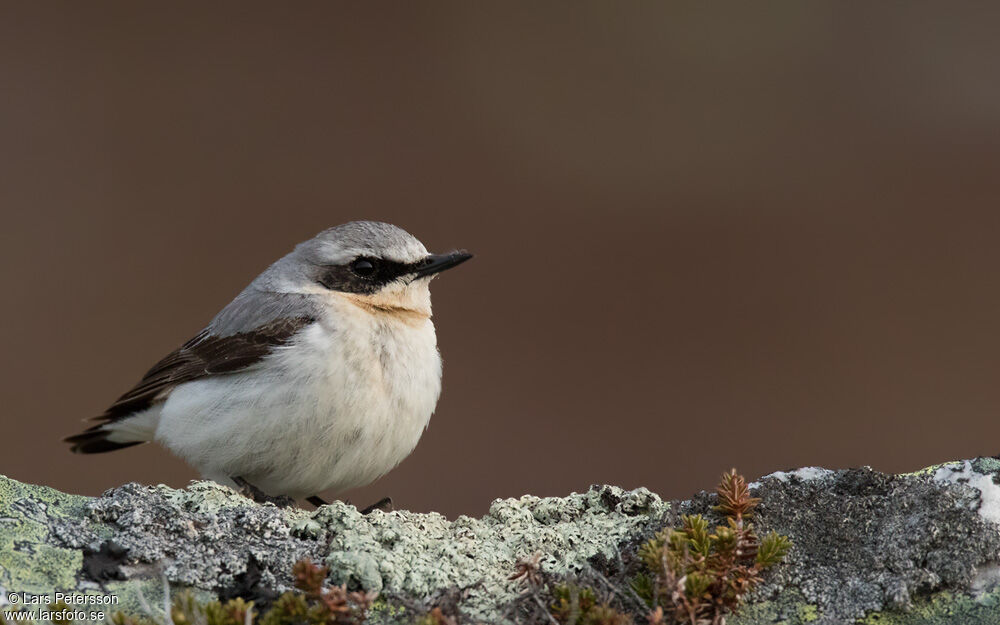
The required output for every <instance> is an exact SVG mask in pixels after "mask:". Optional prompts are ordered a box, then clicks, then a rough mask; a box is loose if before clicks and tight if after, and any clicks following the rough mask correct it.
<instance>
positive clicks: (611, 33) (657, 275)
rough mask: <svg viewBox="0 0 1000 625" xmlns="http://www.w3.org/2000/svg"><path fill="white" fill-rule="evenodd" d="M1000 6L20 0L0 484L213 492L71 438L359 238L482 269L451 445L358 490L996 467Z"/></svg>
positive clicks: (3, 54)
mask: <svg viewBox="0 0 1000 625" xmlns="http://www.w3.org/2000/svg"><path fill="white" fill-rule="evenodd" d="M987 11H989V12H991V13H992V14H989V15H988V14H987ZM998 18H1000V5H996V4H993V5H988V4H987V3H975V4H972V3H970V4H962V3H928V4H919V3H907V4H903V3H885V4H882V3H879V4H872V5H870V6H869V5H865V4H862V3H850V4H848V3H830V4H824V3H793V2H788V3H772V4H769V5H767V6H766V7H762V6H760V5H753V6H749V5H743V6H739V7H734V8H730V9H728V10H722V9H721V8H720V7H719V6H718V5H716V6H715V8H714V9H713V8H707V7H702V6H699V5H697V4H694V3H691V4H675V3H634V4H632V3H625V4H621V3H615V4H611V3H593V4H580V3H542V4H537V3H534V2H525V3H520V4H515V3H507V2H505V3H493V4H485V3H466V2H452V3H445V2H424V3H391V4H378V3H376V4H371V3H352V4H347V3H343V4H340V3H337V4H333V3H317V4H307V3H297V4H295V5H294V6H292V5H279V4H278V3H272V4H270V5H251V4H247V3H244V2H231V3H221V2H220V3H211V5H210V6H209V5H207V4H206V3H200V2H190V3H183V4H182V3H159V4H155V5H154V3H134V2H121V3H108V2H103V3H72V2H65V3H13V2H11V3H5V4H4V5H3V6H2V16H0V84H2V85H3V88H2V92H0V137H2V139H0V181H2V182H0V207H2V208H0V210H2V211H3V213H2V216H3V229H2V234H0V237H2V241H0V243H2V245H0V254H2V263H0V283H2V285H3V290H2V292H3V300H2V310H0V340H2V344H3V347H4V357H3V361H2V371H0V374H2V375H0V393H2V403H3V407H2V416H0V425H2V427H3V439H2V440H3V443H2V452H0V453H2V459H0V472H2V473H6V474H8V475H10V476H12V477H15V478H18V479H21V480H26V481H31V482H39V483H45V484H49V485H52V486H55V487H58V488H60V489H64V490H68V491H73V492H80V493H98V492H100V491H102V490H103V489H106V488H109V487H111V486H114V485H117V484H120V483H122V482H125V481H129V480H138V481H141V482H150V483H155V482H165V483H168V484H172V485H176V486H180V485H183V484H184V483H185V482H186V481H187V480H189V479H191V478H193V477H195V476H194V474H193V472H192V471H191V470H190V469H188V468H187V467H186V466H185V465H184V464H183V463H181V462H180V461H178V460H176V459H174V458H172V457H171V456H170V455H169V454H168V453H166V452H165V451H163V450H162V449H160V448H158V447H156V446H142V447H138V448H132V449H127V450H124V451H120V452H117V453H114V454H109V455H104V456H74V455H71V454H69V453H68V451H67V450H66V447H65V445H63V444H62V443H60V441H59V439H60V438H61V437H62V436H64V435H67V434H71V433H74V432H75V431H77V430H78V429H79V428H80V426H81V424H80V422H79V420H80V419H81V418H83V417H87V416H90V415H94V414H97V413H99V412H101V411H102V410H103V409H104V408H105V407H106V405H107V404H108V403H109V402H111V401H112V400H113V399H114V398H115V397H116V396H117V395H118V394H119V393H121V392H123V391H125V390H127V389H128V388H129V387H130V386H131V385H132V384H133V383H134V382H135V381H136V380H137V378H138V377H139V376H140V375H141V374H142V373H143V372H144V371H145V369H146V368H147V367H148V366H149V365H151V364H152V363H153V362H154V361H156V360H157V359H158V358H159V357H161V356H162V355H164V354H166V353H167V352H168V351H169V350H171V349H173V348H174V347H176V346H177V345H178V344H180V343H181V342H183V341H184V340H186V339H187V338H189V337H190V336H191V335H193V334H195V333H196V332H197V331H198V330H199V329H200V328H201V327H202V326H203V325H204V324H205V323H206V322H207V321H208V320H209V319H210V318H211V317H212V315H213V314H214V313H215V312H216V311H217V310H218V309H219V308H221V307H222V306H223V305H224V304H226V303H227V302H228V301H229V300H230V299H231V298H232V297H233V296H234V295H235V294H236V293H237V292H238V291H239V290H240V289H241V288H242V287H243V286H244V285H245V284H246V283H247V282H248V281H249V280H250V279H251V278H253V276H254V275H256V274H257V273H258V272H259V271H260V270H262V269H263V268H264V267H265V266H266V265H267V264H268V263H270V262H271V261H273V260H275V259H276V258H277V257H279V256H280V255H282V254H284V253H285V252H286V251H288V250H289V249H291V247H292V246H293V245H294V244H295V243H296V242H298V241H300V240H302V239H305V238H308V237H310V236H312V235H313V234H315V233H316V232H317V231H319V230H321V229H323V228H325V227H328V226H331V225H335V224H338V223H341V222H344V221H347V220H349V219H355V218H372V219H381V220H386V221H391V222H394V223H396V224H399V225H401V226H403V227H404V228H406V229H408V230H409V231H410V232H412V233H413V234H415V235H416V236H418V237H419V238H421V239H422V240H423V241H424V242H425V243H426V244H427V245H428V247H430V248H431V249H436V250H445V249H449V248H452V247H466V248H468V249H470V250H472V251H474V252H475V253H476V254H477V257H476V259H475V260H474V261H473V262H471V263H469V264H467V265H465V266H463V267H462V268H460V269H458V270H456V271H454V272H449V273H448V274H446V275H445V276H443V277H442V278H441V279H439V280H437V281H435V283H434V289H433V290H434V296H435V313H436V321H437V325H438V332H439V334H438V335H439V340H440V346H441V350H442V352H443V354H444V357H445V385H444V393H443V396H442V398H441V402H440V404H439V406H438V411H437V413H436V415H435V417H434V418H433V419H432V421H431V426H430V429H429V430H428V431H427V432H426V434H425V435H424V438H423V440H422V442H421V443H420V445H419V446H418V448H417V450H416V452H415V453H414V454H413V455H412V456H411V457H410V458H409V459H408V460H406V461H405V462H404V463H403V464H402V465H401V466H400V467H399V468H398V469H397V470H395V471H394V472H392V473H390V474H389V475H388V476H387V477H385V478H383V479H382V480H380V481H379V482H376V483H375V484H374V485H372V486H370V487H368V488H366V489H364V490H363V492H354V493H349V494H348V495H349V496H350V498H351V499H352V500H353V501H355V502H357V503H361V504H367V503H370V502H371V501H374V500H375V499H376V498H377V497H379V496H382V495H384V494H391V495H392V496H393V497H394V498H395V500H396V503H397V505H398V506H400V507H407V508H411V509H416V510H430V509H434V510H439V511H442V512H444V513H447V514H449V515H455V514H457V513H461V512H464V513H474V514H481V513H483V512H484V511H485V509H486V508H487V506H488V505H489V502H490V501H491V500H492V499H493V498H496V497H506V496H516V495H520V494H522V493H526V492H530V493H534V494H539V495H556V494H565V493H567V492H569V491H571V490H581V489H586V488H587V486H588V485H589V484H591V483H596V482H609V483H616V484H621V485H623V486H627V487H635V486H639V485H645V486H648V487H650V488H652V489H654V490H656V491H658V492H660V493H661V494H662V495H664V496H666V497H681V496H686V495H688V494H690V493H691V492H693V491H695V490H698V489H701V488H705V487H709V486H711V485H712V484H713V483H714V480H715V478H716V476H717V475H718V474H719V473H720V472H721V471H723V470H724V469H727V468H728V467H730V466H736V467H739V468H740V469H741V470H742V471H743V472H745V473H746V474H748V475H749V476H758V475H761V474H763V473H766V472H770V471H773V470H776V469H783V468H789V467H795V466H800V465H823V466H827V467H849V466H857V465H865V464H867V465H872V466H874V467H876V468H878V469H883V470H893V471H901V470H913V469H917V468H919V467H922V466H925V465H928V464H932V463H935V462H939V461H942V460H946V459H953V458H964V457H970V456H974V455H977V454H995V453H997V452H1000V420H998V419H997V417H996V415H997V413H998V411H1000V384H998V372H1000V367H998V365H1000V332H998V330H997V319H998V317H1000V290H998V288H997V286H998V277H1000V246H998V244H997V242H998V234H1000V211H998V200H1000V180H998V167H997V165H998V163H1000V81H998V80H997V75H996V69H997V65H998V56H1000V38H997V37H996V32H997V22H998Z"/></svg>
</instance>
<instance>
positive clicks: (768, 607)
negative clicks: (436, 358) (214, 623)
mask: <svg viewBox="0 0 1000 625" xmlns="http://www.w3.org/2000/svg"><path fill="white" fill-rule="evenodd" d="M998 474H1000V462H998V461H997V460H994V459H989V458H987V459H977V460H974V461H965V462H957V463H950V464H945V465H940V466H937V467H932V468H930V469H927V470H924V471H921V472H918V473H916V474H910V475H886V474H882V473H878V472H875V471H872V470H870V469H857V470H848V471H827V470H824V469H800V470H798V471H795V472H789V473H775V474H772V475H770V476H766V477H764V478H761V479H760V480H758V481H757V482H755V483H754V484H753V485H752V490H753V492H754V494H755V495H756V496H758V497H760V498H761V499H762V500H763V501H762V503H761V505H760V507H759V508H758V512H757V516H756V518H755V519H754V521H755V522H756V524H757V525H758V528H759V529H760V530H762V532H766V531H769V530H772V529H773V530H776V531H778V532H780V533H782V534H786V535H788V536H789V537H790V538H791V539H792V541H793V543H794V547H793V549H792V551H791V553H790V555H789V558H788V561H787V563H786V564H784V565H781V566H779V567H777V568H776V569H775V570H774V571H773V572H772V573H771V574H770V576H769V577H768V580H767V583H766V584H765V585H764V586H762V587H761V588H760V589H759V590H758V591H757V592H756V593H755V594H754V596H753V597H752V598H751V601H750V602H749V603H748V605H747V606H745V608H744V609H743V610H741V613H740V614H739V615H737V616H735V617H734V618H732V619H730V623H731V624H749V623H786V624H788V625H795V624H799V623H818V624H835V623H854V622H865V623H892V624H894V625H897V624H898V625H909V624H917V623H919V624H927V625H930V624H932V623H933V624H940V623H955V624H958V623H997V624H998V625H1000V607H998V606H1000V590H998V589H997V583H998V581H1000V526H998V525H997V524H998V523H1000V486H997V482H998V481H1000V477H998ZM714 503H715V501H714V496H713V495H710V494H707V493H701V494H699V495H696V496H695V497H694V498H692V500H690V501H680V502H674V503H673V504H668V503H664V502H662V501H661V500H660V499H659V498H658V497H657V496H656V495H654V494H652V493H650V492H649V491H647V490H645V489H638V490H634V491H623V490H622V489H620V488H616V487H610V486H600V487H593V488H591V489H590V490H589V491H588V492H586V493H582V494H572V495H569V496H567V497H562V498H538V497H531V496H525V497H522V498H520V499H506V500H497V501H496V502H494V504H493V505H492V507H491V508H490V511H489V513H488V514H487V515H486V516H484V517H483V518H481V519H472V518H469V517H464V516H463V517H459V518H458V519H455V520H453V521H451V520H448V519H446V518H444V517H442V516H440V515H438V514H433V513H431V514H417V513H411V512H405V511H396V512H390V513H383V512H379V511H376V512H373V513H371V514H369V515H361V514H360V513H359V512H358V511H357V510H356V509H355V508H354V507H353V506H350V505H347V504H343V503H334V504H332V505H329V506H323V507H321V508H320V509H318V510H315V511H306V510H299V509H279V508H276V507H274V506H271V505H265V506H261V505H257V504H254V503H252V502H250V501H249V500H247V499H245V498H244V497H242V496H240V495H238V494H236V493H234V492H233V491H231V490H229V489H227V488H224V487H221V486H217V485H215V484H212V483H208V482H196V483H194V484H192V485H191V486H190V487H188V488H187V489H184V490H173V489H170V488H167V487H164V486H156V487H150V486H140V485H137V484H127V485H125V486H122V487H120V488H116V489H113V490H111V491H108V492H107V493H105V494H104V495H103V496H101V497H97V498H87V497H80V496H75V495H66V494H63V493H59V492H58V491H55V490H52V489H49V488H46V487H41V486H30V485H26V484H22V483H19V482H16V481H14V480H9V479H6V478H0V603H2V602H3V599H4V598H6V597H8V595H9V594H10V593H17V594H18V596H19V598H20V599H21V600H22V601H23V600H24V599H25V598H29V597H33V596H43V595H46V594H48V593H53V592H57V591H61V592H65V591H70V592H75V593H80V594H89V595H91V596H99V597H107V596H114V597H116V598H117V600H118V604H116V605H114V606H113V607H111V608H110V609H113V610H114V609H122V610H124V611H126V612H129V611H131V612H149V611H150V610H152V611H153V612H155V611H156V610H157V609H158V608H157V607H155V606H159V605H161V601H162V594H163V584H164V582H166V583H167V584H169V586H170V587H171V588H172V589H174V590H175V591H176V590H179V589H180V588H190V589H194V590H195V591H196V592H197V593H200V596H202V597H206V598H208V597H221V598H231V597H235V596H242V597H245V598H248V599H254V600H255V601H256V602H257V605H258V606H260V605H262V604H264V603H267V602H269V601H272V600H273V599H274V598H275V597H276V596H277V594H278V593H280V592H283V591H284V590H287V589H288V588H290V586H291V579H290V572H291V568H292V565H293V564H294V563H295V562H296V561H297V560H299V559H301V558H303V557H308V558H311V559H312V560H313V561H316V562H324V563H326V564H327V565H329V567H330V571H331V573H330V576H331V581H332V582H334V583H346V584H348V586H350V587H353V588H359V589H365V590H370V591H378V592H380V593H381V596H382V597H383V603H382V605H383V608H382V609H379V610H376V611H375V613H374V616H373V620H374V621H376V622H397V621H403V622H409V621H411V620H412V617H413V616H414V615H413V610H412V607H413V606H424V607H425V608H429V607H431V606H432V605H434V604H435V603H437V602H441V601H448V602H451V603H452V604H454V603H457V605H458V609H459V610H460V612H461V614H462V616H463V622H485V623H493V622H504V621H505V620H507V621H509V620H510V619H511V618H513V617H514V616H517V615H519V614H520V615H523V614H526V612H523V611H522V612H518V610H517V606H518V605H519V604H518V601H522V602H523V601H524V598H523V597H521V598H520V599H519V593H520V591H521V589H522V588H521V587H520V586H519V585H518V582H516V581H512V580H510V579H509V577H510V575H511V573H512V572H513V571H514V568H515V562H516V561H517V560H518V559H519V558H521V557H525V556H529V555H532V554H536V553H538V554H541V567H542V570H543V571H544V572H545V574H546V575H547V576H548V577H549V579H558V578H560V577H565V578H573V577H577V576H578V575H580V574H591V575H592V576H596V577H592V578H593V579H600V580H602V581H601V583H604V584H610V585H617V586H618V587H619V588H621V589H625V590H622V593H621V594H622V596H625V595H626V594H627V593H628V591H627V587H628V582H629V580H630V576H631V575H633V574H634V573H635V572H636V571H635V568H634V567H635V566H636V564H635V562H636V561H635V558H633V557H631V556H632V554H634V550H635V548H636V547H637V546H638V545H639V544H640V543H641V542H642V541H643V540H645V539H647V538H648V537H650V536H652V534H653V533H655V532H656V531H657V530H659V529H660V528H662V527H663V526H664V525H665V524H668V523H674V522H676V520H677V517H678V515H679V514H681V513H688V512H700V513H710V509H711V506H712V505H714ZM394 601H395V602H397V605H404V606H408V607H407V609H404V610H402V611H401V610H399V609H396V608H388V607H385V606H386V605H387V604H392V603H393V602H394ZM536 604H537V602H536ZM150 606H154V607H150ZM535 607H537V605H536V606H535ZM637 622H640V623H641V622H644V619H643V618H641V617H640V618H638V619H637Z"/></svg>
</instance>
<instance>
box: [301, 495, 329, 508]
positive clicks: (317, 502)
mask: <svg viewBox="0 0 1000 625" xmlns="http://www.w3.org/2000/svg"><path fill="white" fill-rule="evenodd" d="M306 501H308V502H309V503H311V504H312V505H314V506H316V507H317V508H318V507H320V506H328V505H330V504H329V502H326V501H323V498H322V497H320V496H319V495H312V496H311V497H306Z"/></svg>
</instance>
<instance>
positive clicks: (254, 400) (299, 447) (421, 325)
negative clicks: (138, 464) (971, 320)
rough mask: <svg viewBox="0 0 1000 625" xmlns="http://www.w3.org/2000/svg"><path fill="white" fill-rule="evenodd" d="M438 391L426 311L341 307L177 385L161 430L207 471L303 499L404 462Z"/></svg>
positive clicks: (179, 450)
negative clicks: (255, 353) (251, 360)
mask: <svg viewBox="0 0 1000 625" xmlns="http://www.w3.org/2000/svg"><path fill="white" fill-rule="evenodd" d="M440 391H441V358H440V355H439V354H438V350H437V341H436V337H435V333H434V325H433V323H431V321H430V319H429V318H420V319H416V320H415V319H412V318H411V319H400V318H397V317H396V316H393V315H389V314H372V313H370V312H368V311H363V310H361V309H359V308H358V307H356V306H354V305H352V304H344V305H343V306H341V307H338V308H337V309H334V310H332V311H331V314H330V316H328V317H327V318H325V319H323V320H321V321H320V322H317V323H315V324H313V325H311V326H309V327H307V328H305V329H304V330H303V331H302V332H301V333H300V334H299V335H298V336H297V337H295V339H293V341H292V342H291V343H289V345H287V346H285V347H282V348H279V349H278V351H277V352H276V353H274V354H272V355H271V356H268V357H267V358H265V359H264V360H263V361H262V362H261V363H260V365H258V366H256V367H255V368H253V369H251V370H247V371H245V372H241V373H237V374H233V375H226V376H219V377H216V378H208V379H205V380H199V381H195V382H190V383H187V384H184V385H182V386H179V387H178V388H177V389H175V390H174V391H173V392H172V393H171V394H170V396H169V397H168V398H167V401H166V403H165V404H164V407H163V411H162V414H161V418H160V424H159V427H158V429H157V433H156V438H157V440H159V441H160V442H162V443H163V444H164V445H165V446H166V447H168V448H170V449H171V450H172V451H174V452H175V453H177V454H178V455H180V456H181V457H183V458H184V459H186V460H187V461H188V462H190V463H191V464H192V465H193V466H195V467H196V468H198V469H199V470H200V471H201V472H202V473H203V474H204V475H205V476H206V477H209V478H211V479H214V480H217V481H221V482H228V479H227V478H230V477H234V476H240V477H243V478H244V479H246V480H248V481H249V482H250V483H252V484H254V485H255V486H257V487H258V488H260V489H262V490H264V491H265V492H267V493H269V494H284V495H291V496H293V497H306V496H309V495H313V494H316V493H318V492H320V491H323V490H327V489H335V490H338V491H339V490H345V489H348V488H353V487H356V486H361V485H364V484H367V483H369V482H371V481H373V480H375V479H376V478H378V477H379V476H381V475H382V474H384V473H386V472H387V471H389V470H390V469H392V468H393V467H394V466H396V465H397V464H398V463H399V462H400V461H402V460H403V459H404V458H405V457H406V456H407V455H409V454H410V452H411V451H413V448H414V447H415V446H416V444H417V441H418V440H419V438H420V435H421V433H422V432H423V430H424V428H425V427H426V426H427V423H428V421H429V420H430V417H431V414H432V413H433V411H434V407H435V405H436V403H437V399H438V395H439V394H440Z"/></svg>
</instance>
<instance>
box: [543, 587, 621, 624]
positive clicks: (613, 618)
mask: <svg viewBox="0 0 1000 625" xmlns="http://www.w3.org/2000/svg"><path fill="white" fill-rule="evenodd" d="M551 592H552V598H553V601H552V605H551V607H550V609H549V612H550V614H552V618H554V619H555V620H556V621H557V622H558V623H559V624H560V625H632V617H630V616H628V615H627V614H622V613H621V612H619V611H618V610H615V609H614V608H613V607H611V606H610V605H608V604H607V603H603V602H599V601H598V600H597V596H596V595H595V593H594V591H593V589H591V588H588V587H586V586H582V587H581V586H576V585H574V584H559V585H556V586H553V587H552V588H551Z"/></svg>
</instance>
